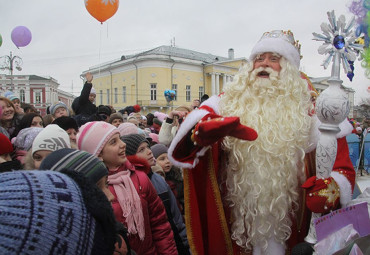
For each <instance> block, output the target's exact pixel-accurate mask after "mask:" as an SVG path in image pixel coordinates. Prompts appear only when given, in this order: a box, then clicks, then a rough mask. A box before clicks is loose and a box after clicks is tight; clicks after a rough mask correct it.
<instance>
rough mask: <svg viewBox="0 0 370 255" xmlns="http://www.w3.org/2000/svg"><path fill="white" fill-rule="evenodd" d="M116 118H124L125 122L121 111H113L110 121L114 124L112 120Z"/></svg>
mask: <svg viewBox="0 0 370 255" xmlns="http://www.w3.org/2000/svg"><path fill="white" fill-rule="evenodd" d="M116 119H120V120H122V122H123V116H122V113H120V112H116V113H113V114H112V115H110V117H109V123H110V124H112V122H113V121H114V120H116Z"/></svg>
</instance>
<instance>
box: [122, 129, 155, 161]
mask: <svg viewBox="0 0 370 255" xmlns="http://www.w3.org/2000/svg"><path fill="white" fill-rule="evenodd" d="M121 140H122V141H123V142H124V143H125V144H126V155H127V156H131V155H135V154H136V152H137V149H138V148H139V146H140V144H142V143H144V142H145V143H147V144H148V145H149V141H148V140H147V139H146V138H145V137H144V136H143V135H141V134H131V135H124V136H121Z"/></svg>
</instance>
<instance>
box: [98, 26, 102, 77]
mask: <svg viewBox="0 0 370 255" xmlns="http://www.w3.org/2000/svg"><path fill="white" fill-rule="evenodd" d="M102 33H103V23H102V24H101V26H100V39H99V76H100V66H101V62H100V60H101V59H100V53H101V42H102Z"/></svg>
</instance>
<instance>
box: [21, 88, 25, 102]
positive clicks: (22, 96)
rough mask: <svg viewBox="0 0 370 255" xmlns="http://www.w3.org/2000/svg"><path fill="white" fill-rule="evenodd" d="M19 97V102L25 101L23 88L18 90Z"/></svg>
mask: <svg viewBox="0 0 370 255" xmlns="http://www.w3.org/2000/svg"><path fill="white" fill-rule="evenodd" d="M19 97H20V98H19V99H20V100H21V102H25V101H26V93H25V92H24V89H21V90H20V91H19Z"/></svg>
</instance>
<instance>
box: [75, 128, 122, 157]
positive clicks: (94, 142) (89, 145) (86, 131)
mask: <svg viewBox="0 0 370 255" xmlns="http://www.w3.org/2000/svg"><path fill="white" fill-rule="evenodd" d="M114 134H119V131H118V129H117V128H116V127H115V126H113V125H112V124H109V123H107V122H105V121H92V122H87V123H86V124H84V125H82V126H81V127H80V130H79V132H78V133H77V146H78V149H80V150H83V151H87V152H89V153H90V154H92V155H94V156H99V154H100V152H101V151H102V149H103V148H104V146H105V144H106V143H107V142H108V140H109V139H110V138H111V137H112V136H113V135H114Z"/></svg>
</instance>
